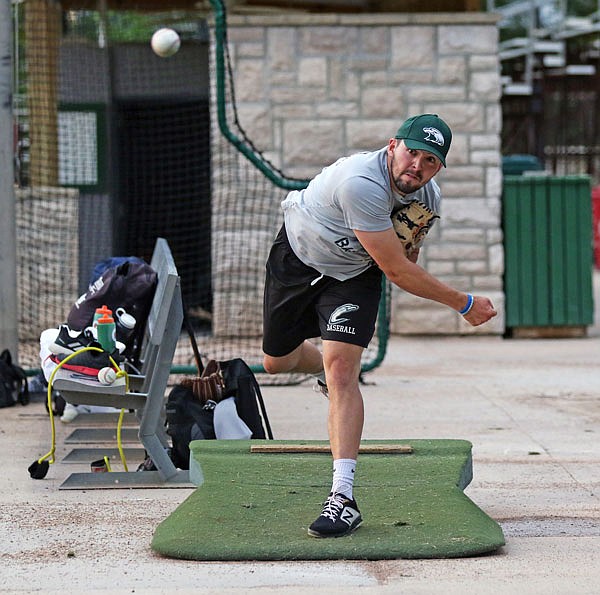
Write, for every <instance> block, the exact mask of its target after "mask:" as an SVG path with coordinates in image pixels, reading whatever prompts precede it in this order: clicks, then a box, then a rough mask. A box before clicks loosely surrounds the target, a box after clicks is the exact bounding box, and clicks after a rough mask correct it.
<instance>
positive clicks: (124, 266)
mask: <svg viewBox="0 0 600 595" xmlns="http://www.w3.org/2000/svg"><path fill="white" fill-rule="evenodd" d="M157 282H158V275H157V273H156V271H155V270H154V269H153V268H152V267H151V266H150V265H149V264H146V263H145V262H144V261H143V260H141V259H135V258H134V257H127V258H125V259H124V261H123V262H121V263H120V264H118V265H116V266H111V267H109V268H107V269H105V270H104V272H103V273H102V274H101V275H100V277H98V278H97V279H96V280H95V281H94V282H93V283H90V285H89V287H88V290H87V291H86V293H84V294H83V295H82V296H80V297H79V299H78V300H77V301H76V302H75V304H74V305H73V307H72V308H71V311H70V312H69V315H68V317H67V324H68V325H69V328H71V329H74V330H83V329H85V328H86V327H88V326H90V325H91V324H92V322H93V320H94V314H95V313H96V308H101V307H102V306H103V305H106V306H108V308H109V309H111V310H112V311H113V313H114V312H115V311H116V310H117V309H118V308H123V309H124V310H125V311H126V312H127V313H129V314H131V315H132V316H133V317H134V318H135V320H136V324H135V329H134V331H133V333H132V334H131V335H130V336H129V337H128V338H127V340H126V341H125V347H126V349H125V353H124V355H125V357H126V358H127V359H128V360H129V361H130V362H132V363H133V364H134V365H137V364H138V363H139V357H140V352H141V346H142V342H143V337H144V329H145V327H146V321H147V320H148V315H149V313H150V308H151V307H152V300H153V299H154V292H155V291H156V285H157ZM117 338H119V337H117Z"/></svg>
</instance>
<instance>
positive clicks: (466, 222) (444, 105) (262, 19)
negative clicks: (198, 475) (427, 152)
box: [213, 13, 504, 335]
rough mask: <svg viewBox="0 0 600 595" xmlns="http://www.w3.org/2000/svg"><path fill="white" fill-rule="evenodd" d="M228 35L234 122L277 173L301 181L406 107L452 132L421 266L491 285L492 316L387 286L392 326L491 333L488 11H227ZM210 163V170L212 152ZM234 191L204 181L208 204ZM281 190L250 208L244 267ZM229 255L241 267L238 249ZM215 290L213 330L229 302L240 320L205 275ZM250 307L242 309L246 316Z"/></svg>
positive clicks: (496, 192)
mask: <svg viewBox="0 0 600 595" xmlns="http://www.w3.org/2000/svg"><path fill="white" fill-rule="evenodd" d="M228 38H229V49H230V53H231V58H232V63H233V70H234V81H235V93H236V105H237V110H238V117H239V121H240V123H241V124H242V126H243V128H244V129H245V131H246V132H247V133H248V136H249V137H250V138H251V139H252V141H253V142H254V143H255V144H256V145H257V147H258V148H259V149H260V150H261V151H262V152H264V154H265V155H266V156H267V157H268V158H269V159H270V160H271V161H272V162H273V163H274V164H275V165H276V166H277V167H279V168H280V169H281V170H282V171H283V172H284V173H285V174H286V175H287V176H290V177H296V178H310V177H312V176H313V175H314V174H316V173H317V172H319V171H320V169H321V168H322V167H323V166H325V165H327V164H329V163H331V162H332V161H334V160H335V159H336V158H337V157H339V156H341V155H344V154H349V153H353V152H356V151H360V150H371V149H377V148H380V147H382V146H384V145H386V144H387V142H388V139H389V138H390V137H391V136H393V134H394V133H395V131H396V130H397V128H398V126H399V125H400V123H401V122H402V121H403V120H404V119H405V118H407V117H409V116H411V115H414V114H416V113H421V112H435V113H438V114H440V116H442V117H443V118H444V119H445V120H446V121H447V122H448V123H449V124H450V126H451V128H452V130H453V136H454V138H453V144H452V148H451V150H450V153H449V157H448V168H447V169H444V170H442V171H441V172H440V174H438V177H437V180H438V183H439V184H440V186H441V189H442V194H443V196H444V201H443V209H442V220H441V224H439V225H437V226H436V228H435V229H434V230H433V231H432V233H431V237H430V239H429V240H428V242H427V243H426V246H425V247H424V249H423V250H422V251H421V257H420V264H421V265H422V266H424V268H426V269H427V270H428V271H429V272H430V273H432V274H433V275H435V276H437V277H438V278H439V279H441V280H442V281H444V282H446V283H448V284H451V285H453V286H455V287H457V288H459V289H462V290H465V291H470V292H473V293H478V294H486V295H489V296H490V297H491V298H492V299H493V301H494V302H495V304H496V305H497V307H498V310H499V316H498V317H497V318H496V319H494V321H493V322H492V323H490V324H487V325H484V327H481V328H478V329H473V328H472V327H470V326H469V325H468V324H467V323H465V322H464V320H463V319H462V317H460V316H459V315H458V314H456V313H454V312H453V311H451V310H449V309H448V308H446V307H443V306H440V305H438V304H435V303H433V302H429V301H426V300H422V299H419V298H416V297H414V296H411V295H409V294H406V293H405V292H403V291H401V290H398V289H397V288H394V290H393V294H392V295H393V297H392V324H391V330H392V332H394V333H406V334H409V333H419V334H423V333H425V334H467V333H476V332H480V333H495V334H500V333H502V332H503V329H504V316H503V302H504V294H503V284H502V274H503V266H504V265H503V248H502V233H501V227H500V224H501V222H500V216H501V214H500V194H501V158H500V129H501V109H500V69H499V62H498V48H497V43H498V36H497V27H496V19H495V17H494V16H493V15H490V14H484V13H460V14H458V13H456V14H454V13H452V14H451V13H448V14H444V13H437V14H379V15H285V16H256V15H253V16H245V17H244V16H229V18H228ZM213 113H215V110H213ZM217 137H218V135H215V134H213V139H214V140H213V142H214V143H223V142H225V141H223V140H222V138H217ZM233 159H236V158H233ZM214 168H215V170H216V171H214V172H213V174H214V175H218V168H219V163H215V164H214ZM258 175H260V174H258ZM236 192H240V190H237V191H236V190H235V189H231V188H229V189H221V190H219V189H218V188H216V189H215V192H214V193H213V205H214V208H215V210H216V211H217V212H218V211H219V209H220V203H221V202H222V201H231V200H232V199H233V200H234V201H235V200H237V199H238V198H240V199H242V198H243V196H242V194H240V195H239V196H236V194H235V193H236ZM232 193H233V195H232ZM284 195H285V191H284V190H281V189H279V192H276V198H275V199H273V198H272V197H270V199H269V200H270V202H269V203H268V204H267V205H266V206H265V204H262V205H261V206H260V209H261V210H262V211H265V213H264V216H263V218H262V221H263V222H264V225H263V226H262V227H261V229H259V230H256V232H257V234H256V241H255V243H259V244H260V246H259V247H257V250H256V251H254V252H253V255H252V258H253V259H254V260H255V261H256V262H253V263H252V264H251V266H257V263H258V262H260V263H261V264H260V265H259V266H262V263H263V262H264V260H263V258H266V251H267V250H268V246H269V244H270V239H271V237H272V235H273V234H274V233H275V231H276V227H277V225H278V221H279V220H280V217H281V215H280V211H279V201H280V200H281V199H282V198H283V196H284ZM249 208H252V207H249ZM257 208H258V207H257ZM216 231H217V233H215V234H214V236H215V237H218V236H219V234H218V229H216ZM263 244H264V245H263ZM214 254H215V257H216V262H215V270H218V271H220V275H221V277H222V278H223V279H225V278H226V277H227V275H224V274H223V270H224V268H227V266H225V267H224V266H223V262H222V260H223V259H224V258H225V257H222V256H220V255H219V251H218V250H215V252H214ZM257 255H258V256H257ZM232 266H234V267H238V268H239V267H240V266H244V264H243V263H242V264H240V261H239V259H238V260H237V261H236V262H235V263H232ZM214 289H215V311H214V313H213V315H214V319H213V323H214V327H213V328H214V330H215V333H216V334H225V335H227V334H230V330H228V328H227V325H228V321H231V320H232V316H233V319H235V313H236V312H237V313H238V319H242V318H243V319H247V318H248V317H249V313H248V310H247V309H248V307H249V306H248V304H247V303H246V304H242V302H240V303H239V305H238V306H237V307H236V305H235V304H234V305H233V306H232V304H231V301H228V304H227V306H224V308H223V312H220V308H219V306H218V304H219V303H221V302H223V303H225V301H226V300H224V299H223V298H224V297H225V293H226V292H227V286H226V284H225V282H224V281H219V279H215V285H214ZM260 293H261V291H259V292H257V295H260ZM229 297H231V296H229ZM256 297H257V296H254V298H256ZM246 298H247V296H244V299H246ZM240 299H242V296H240ZM261 306H262V304H260V303H258V304H256V305H254V306H250V309H254V310H256V312H255V313H254V314H256V316H257V319H258V320H259V319H260V308H261ZM243 310H245V312H244V311H243ZM238 329H239V327H238ZM257 331H258V332H259V333H260V328H258V329H257Z"/></svg>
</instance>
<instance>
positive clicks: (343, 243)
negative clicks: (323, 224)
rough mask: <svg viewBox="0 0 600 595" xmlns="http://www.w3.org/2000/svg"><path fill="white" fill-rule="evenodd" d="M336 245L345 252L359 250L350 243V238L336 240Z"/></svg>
mask: <svg viewBox="0 0 600 595" xmlns="http://www.w3.org/2000/svg"><path fill="white" fill-rule="evenodd" d="M335 245H336V246H337V247H338V248H340V250H343V251H344V252H357V249H356V248H354V247H353V246H351V245H350V238H339V239H338V240H335Z"/></svg>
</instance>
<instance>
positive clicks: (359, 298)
mask: <svg viewBox="0 0 600 595" xmlns="http://www.w3.org/2000/svg"><path fill="white" fill-rule="evenodd" d="M381 278H382V273H381V270H380V269H379V268H378V267H376V266H372V267H370V268H369V269H367V270H366V271H365V272H364V273H361V274H360V275H358V276H356V277H353V278H352V279H348V280H346V281H338V280H337V279H334V278H333V277H327V276H322V275H321V274H320V273H319V272H318V271H317V270H315V269H313V268H312V267H309V266H307V265H305V264H304V263H303V262H302V261H301V260H300V259H299V258H298V257H297V256H296V255H295V254H294V252H293V251H292V248H291V246H290V244H289V242H288V239H287V234H286V232H285V227H282V228H281V230H280V231H279V234H278V235H277V238H276V239H275V242H274V243H273V246H272V248H271V252H270V254H269V259H268V261H267V276H266V282H265V294H264V304H263V351H264V352H265V353H266V354H267V355H271V356H273V357H280V356H283V355H287V354H288V353H290V352H291V351H293V350H294V349H295V348H296V347H298V346H299V345H300V344H301V343H302V342H303V341H304V340H305V339H310V338H312V337H319V336H320V337H321V338H322V339H325V340H329V341H341V342H342V343H351V344H352V345H359V346H361V347H367V346H368V344H369V342H370V341H371V339H372V337H373V333H374V332H375V321H376V318H377V311H378V308H379V299H380V297H381Z"/></svg>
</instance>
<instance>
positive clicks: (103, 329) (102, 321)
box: [96, 314, 116, 353]
mask: <svg viewBox="0 0 600 595" xmlns="http://www.w3.org/2000/svg"><path fill="white" fill-rule="evenodd" d="M96 324H97V326H96V331H97V332H98V343H100V345H101V346H102V349H104V351H108V353H112V352H113V351H114V350H115V347H116V343H115V330H116V329H115V320H114V318H112V316H109V315H108V314H104V315H103V316H102V317H101V318H99V319H98V321H97V323H96Z"/></svg>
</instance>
